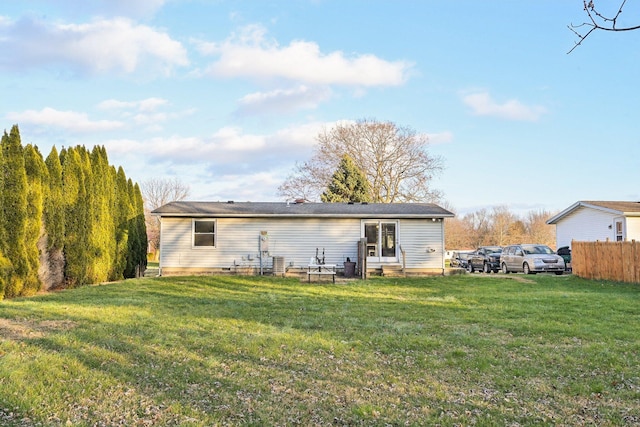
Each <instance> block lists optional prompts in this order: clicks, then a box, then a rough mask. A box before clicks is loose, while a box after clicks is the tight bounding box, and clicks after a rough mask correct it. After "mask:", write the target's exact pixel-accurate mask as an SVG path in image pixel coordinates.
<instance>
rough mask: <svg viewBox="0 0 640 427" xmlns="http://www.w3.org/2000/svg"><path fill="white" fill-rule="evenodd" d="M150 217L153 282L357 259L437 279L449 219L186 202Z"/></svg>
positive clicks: (431, 214)
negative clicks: (156, 247)
mask: <svg viewBox="0 0 640 427" xmlns="http://www.w3.org/2000/svg"><path fill="white" fill-rule="evenodd" d="M152 214H153V215H156V216H158V217H159V218H160V224H161V225H160V274H161V275H184V274H215V273H224V272H247V271H249V272H253V273H256V272H260V273H263V272H265V271H268V272H271V271H272V270H273V269H274V267H276V266H275V265H274V264H273V262H274V260H280V261H279V262H278V264H280V263H282V264H283V265H284V269H285V270H286V271H285V272H287V271H298V272H301V271H304V270H306V268H307V267H308V265H309V264H314V263H315V260H316V257H317V258H320V259H321V260H323V261H324V263H325V264H334V265H336V266H337V267H338V269H341V268H342V266H343V265H344V262H345V261H347V259H349V260H350V261H352V262H355V261H356V260H357V259H358V255H359V252H360V254H361V256H362V257H366V266H367V271H368V272H375V271H381V270H382V268H383V267H384V266H396V267H400V268H404V272H405V273H409V274H410V273H422V274H428V273H432V274H433V273H442V272H443V271H444V257H445V250H444V219H445V218H450V217H453V216H454V215H453V213H451V212H449V211H447V210H445V209H443V208H441V207H440V206H437V205H435V204H430V203H391V204H388V203H385V204H383V203H285V202H273V203H271V202H188V201H181V202H171V203H168V204H166V205H164V206H161V207H159V208H158V209H156V210H154V211H153V212H152ZM365 245H366V249H365ZM359 248H360V250H359ZM363 252H364V253H363ZM361 259H362V258H361ZM277 267H278V268H279V265H277ZM358 268H360V267H358Z"/></svg>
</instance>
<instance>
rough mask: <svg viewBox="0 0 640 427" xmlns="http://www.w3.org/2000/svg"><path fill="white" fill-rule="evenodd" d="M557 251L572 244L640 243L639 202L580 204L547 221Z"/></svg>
mask: <svg viewBox="0 0 640 427" xmlns="http://www.w3.org/2000/svg"><path fill="white" fill-rule="evenodd" d="M547 224H551V225H555V226H556V245H557V247H558V248H561V247H563V246H571V241H572V240H576V241H584V242H594V241H597V240H599V241H603V242H604V241H606V240H609V241H611V242H616V241H618V242H619V241H626V240H638V241H640V202H607V201H580V202H576V203H574V204H573V205H571V206H569V207H568V208H567V209H565V210H563V211H562V212H560V213H559V214H557V215H555V216H554V217H552V218H550V219H549V220H548V221H547Z"/></svg>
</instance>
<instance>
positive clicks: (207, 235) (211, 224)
mask: <svg viewBox="0 0 640 427" xmlns="http://www.w3.org/2000/svg"><path fill="white" fill-rule="evenodd" d="M193 246H194V247H198V248H215V246H216V220H215V219H194V220H193Z"/></svg>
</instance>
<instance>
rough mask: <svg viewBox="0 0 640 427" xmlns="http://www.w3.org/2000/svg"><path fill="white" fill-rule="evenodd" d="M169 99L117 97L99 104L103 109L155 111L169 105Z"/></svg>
mask: <svg viewBox="0 0 640 427" xmlns="http://www.w3.org/2000/svg"><path fill="white" fill-rule="evenodd" d="M168 104H169V101H167V100H166V99H162V98H147V99H143V100H140V101H119V100H117V99H107V100H106V101H102V102H101V103H100V104H98V108H100V109H102V110H138V111H145V112H148V111H155V110H157V109H158V108H160V107H162V106H165V105H168Z"/></svg>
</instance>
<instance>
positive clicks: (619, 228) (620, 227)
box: [616, 221, 623, 242]
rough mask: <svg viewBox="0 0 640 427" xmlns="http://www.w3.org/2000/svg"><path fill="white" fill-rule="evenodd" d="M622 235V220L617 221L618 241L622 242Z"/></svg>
mask: <svg viewBox="0 0 640 427" xmlns="http://www.w3.org/2000/svg"><path fill="white" fill-rule="evenodd" d="M622 237H623V233H622V221H616V241H617V242H622V240H623V239H622Z"/></svg>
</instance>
